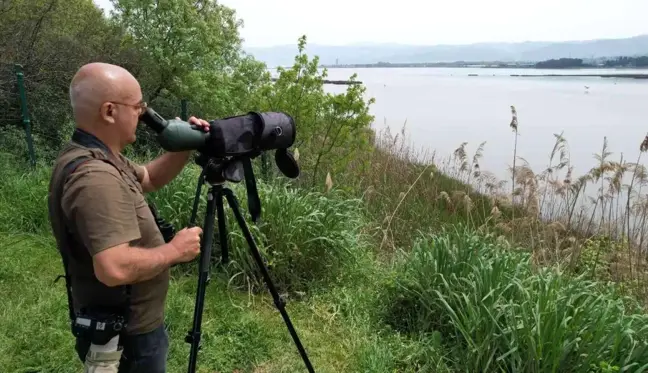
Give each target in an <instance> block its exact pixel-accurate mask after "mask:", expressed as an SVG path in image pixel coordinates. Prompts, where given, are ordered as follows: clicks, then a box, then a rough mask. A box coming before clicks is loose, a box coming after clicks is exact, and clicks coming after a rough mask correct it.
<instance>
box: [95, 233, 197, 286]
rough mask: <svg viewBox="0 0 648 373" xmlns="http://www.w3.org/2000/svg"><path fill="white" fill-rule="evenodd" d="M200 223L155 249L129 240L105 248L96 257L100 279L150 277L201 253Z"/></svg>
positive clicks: (128, 280)
mask: <svg viewBox="0 0 648 373" xmlns="http://www.w3.org/2000/svg"><path fill="white" fill-rule="evenodd" d="M201 232H202V230H201V229H200V227H194V228H191V229H187V228H185V229H183V230H181V231H180V232H178V234H177V235H176V236H175V237H174V238H173V240H172V241H171V242H170V243H168V244H164V245H161V246H158V247H156V248H152V249H143V248H139V247H133V246H130V245H129V244H128V243H124V244H120V245H117V246H113V247H111V248H108V249H105V250H102V251H101V252H99V253H98V254H96V255H94V257H93V258H92V262H93V266H94V269H95V275H96V276H97V279H98V280H99V281H101V282H103V283H104V284H106V285H108V286H119V285H125V284H134V283H136V282H141V281H146V280H149V279H151V278H153V277H155V276H157V275H158V274H159V273H160V272H162V271H164V270H165V269H167V268H168V267H170V266H172V265H173V264H176V263H179V262H186V261H189V260H191V259H193V258H195V257H196V256H197V255H198V254H199V253H200V236H199V234H200V233H201Z"/></svg>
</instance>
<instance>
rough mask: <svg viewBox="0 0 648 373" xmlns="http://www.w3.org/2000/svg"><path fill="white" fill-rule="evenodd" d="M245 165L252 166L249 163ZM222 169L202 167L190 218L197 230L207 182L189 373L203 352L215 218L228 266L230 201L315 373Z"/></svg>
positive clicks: (210, 165) (310, 368) (189, 338)
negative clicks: (202, 192) (224, 199)
mask: <svg viewBox="0 0 648 373" xmlns="http://www.w3.org/2000/svg"><path fill="white" fill-rule="evenodd" d="M244 162H249V160H246V161H244ZM222 167H223V166H222V165H215V164H214V163H212V162H211V161H208V162H207V164H205V165H204V166H203V172H202V173H201V175H200V177H199V180H198V187H197V190H196V198H195V200H194V205H193V211H192V215H191V222H190V225H191V226H194V225H195V218H196V212H197V209H198V201H199V198H200V191H201V187H202V184H203V183H204V182H205V181H207V183H208V184H209V185H210V189H209V193H208V195H207V209H206V212H205V221H204V226H203V240H202V244H201V248H200V264H199V276H198V288H197V294H196V304H195V307H194V316H193V327H192V329H191V330H190V331H189V332H188V333H187V336H186V337H185V341H186V342H187V343H189V344H191V350H190V353H189V367H188V373H194V372H195V371H196V361H197V357H198V350H199V349H200V336H201V323H202V315H203V308H204V302H205V290H206V288H207V283H208V282H209V267H210V262H211V256H212V253H211V251H212V241H213V237H214V219H215V218H216V217H217V218H218V236H219V240H220V246H221V255H222V260H223V263H227V262H228V250H227V226H226V222H225V210H224V207H223V198H226V199H227V202H228V204H229V206H230V208H231V209H232V212H233V213H234V216H235V218H236V221H237V222H238V225H239V228H240V229H241V231H242V232H243V235H244V236H245V240H246V241H247V243H248V246H249V249H250V251H251V252H252V255H253V256H254V259H255V261H256V264H257V265H258V267H259V269H260V270H261V273H262V274H263V279H264V280H265V282H266V285H267V286H268V289H269V290H270V293H271V294H272V298H273V299H274V304H275V306H276V307H277V309H278V310H279V312H280V313H281V316H282V317H283V319H284V322H285V324H286V326H287V328H288V331H289V332H290V335H291V336H292V339H293V341H294V343H295V345H296V346H297V349H298V350H299V354H300V355H301V357H302V359H303V360H304V364H305V365H306V368H307V369H308V372H310V373H314V372H315V371H314V370H313V366H312V365H311V363H310V360H309V359H308V356H307V355H306V350H305V349H304V347H303V346H302V344H301V341H300V340H299V337H298V336H297V332H296V331H295V328H294V327H293V325H292V322H291V321H290V317H289V316H288V313H287V312H286V309H285V302H284V300H283V299H282V298H281V297H280V296H279V294H278V293H277V290H276V289H275V287H274V284H273V283H272V280H271V279H270V275H269V274H268V270H267V269H266V267H265V265H264V263H263V259H262V258H261V254H260V253H259V249H258V248H257V245H256V243H255V242H254V238H253V237H252V234H251V233H250V229H249V228H248V226H247V224H246V222H245V219H244V218H243V214H242V213H241V211H240V209H239V203H238V200H237V198H236V196H235V195H234V192H232V190H231V189H229V188H227V187H224V186H223V184H224V182H225V180H224V178H223V177H222V176H221V173H222V170H223V168H222ZM248 167H251V166H250V164H249V163H247V164H246V168H248ZM246 171H247V170H246ZM246 176H247V175H246ZM251 177H252V176H251ZM257 198H258V197H257Z"/></svg>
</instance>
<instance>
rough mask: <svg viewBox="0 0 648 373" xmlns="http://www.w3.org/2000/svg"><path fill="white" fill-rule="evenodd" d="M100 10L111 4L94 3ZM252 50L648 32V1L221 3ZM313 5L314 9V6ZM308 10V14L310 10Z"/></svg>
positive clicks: (242, 0)
mask: <svg viewBox="0 0 648 373" xmlns="http://www.w3.org/2000/svg"><path fill="white" fill-rule="evenodd" d="M94 1H95V3H97V4H99V5H100V6H102V7H106V6H110V1H109V0H94ZM220 3H221V4H224V5H227V6H229V7H231V8H234V9H235V10H236V12H237V15H238V18H240V19H242V20H243V22H244V27H243V29H242V30H241V36H242V37H243V38H244V39H245V43H244V45H245V46H247V47H256V46H272V45H279V44H291V45H294V44H295V43H296V41H297V38H299V36H301V35H302V34H306V36H307V38H308V43H309V44H329V45H331V44H333V45H345V44H354V43H400V44H428V45H429V44H465V43H474V42H483V41H526V40H533V41H538V40H543V41H561V40H583V39H597V38H617V37H629V36H635V35H639V34H648V22H647V21H646V20H647V19H648V0H614V1H612V0H534V1H532V0H443V1H438V0H398V1H394V0H326V1H318V2H314V1H308V0H221V1H220ZM311 7H312V8H311ZM308 8H311V9H310V11H309V10H307V9H308Z"/></svg>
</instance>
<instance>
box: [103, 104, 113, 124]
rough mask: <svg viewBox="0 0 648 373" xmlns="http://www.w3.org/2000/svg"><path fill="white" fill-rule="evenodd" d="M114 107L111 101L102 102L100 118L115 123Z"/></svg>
mask: <svg viewBox="0 0 648 373" xmlns="http://www.w3.org/2000/svg"><path fill="white" fill-rule="evenodd" d="M115 109H116V106H115V105H113V103H112V102H104V103H103V105H101V109H100V115H101V119H103V120H104V121H106V122H108V123H111V124H112V123H115Z"/></svg>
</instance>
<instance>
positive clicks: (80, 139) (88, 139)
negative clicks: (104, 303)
mask: <svg viewBox="0 0 648 373" xmlns="http://www.w3.org/2000/svg"><path fill="white" fill-rule="evenodd" d="M72 141H73V142H75V143H77V144H79V145H81V146H83V147H86V148H94V149H100V150H102V151H103V152H104V153H106V159H100V158H94V157H90V156H87V155H83V156H80V157H77V158H74V159H72V160H71V161H69V162H68V163H67V164H66V165H65V166H64V167H63V170H62V172H61V175H60V178H59V180H58V181H59V185H57V188H56V189H55V190H56V192H57V193H56V195H55V196H54V197H55V201H54V206H56V208H57V210H58V212H59V218H58V219H59V221H60V222H61V223H62V225H63V227H62V228H61V231H62V232H61V233H62V234H63V235H64V236H65V237H62V244H61V245H60V247H59V252H60V254H61V258H62V261H63V267H64V271H65V275H64V276H59V277H57V279H56V280H58V279H59V278H61V277H64V278H65V286H66V289H67V298H68V311H69V316H70V320H72V321H74V320H75V319H76V313H75V311H74V303H73V297H72V279H71V277H70V271H69V263H70V258H73V257H75V258H76V256H75V255H74V253H73V252H72V251H71V250H70V247H71V243H72V242H74V236H73V234H72V232H71V230H70V229H69V227H68V226H67V224H66V223H67V219H65V217H64V216H63V214H62V206H61V199H62V195H63V189H64V185H65V182H66V180H67V179H68V177H69V176H70V175H72V174H73V173H74V172H75V171H76V170H77V169H78V167H79V166H80V165H81V164H83V163H85V162H88V161H92V160H99V161H104V162H106V163H109V164H111V165H112V166H113V167H115V168H117V169H118V170H119V167H117V165H116V164H115V163H114V162H113V161H112V160H110V159H109V158H108V157H109V154H110V150H109V149H108V147H107V146H106V145H105V144H103V143H102V142H101V141H100V140H99V139H97V138H96V137H95V136H93V135H91V134H89V133H87V132H84V131H82V130H79V129H77V130H76V131H75V132H74V134H73V136H72ZM119 171H120V173H121V170H119ZM90 265H92V264H90ZM123 289H124V293H125V300H124V303H123V305H122V307H120V308H121V309H122V313H123V316H124V318H125V319H126V322H128V315H129V311H130V297H131V292H132V286H131V285H130V284H129V285H125V286H123Z"/></svg>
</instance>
